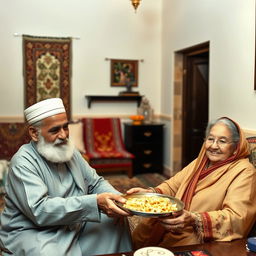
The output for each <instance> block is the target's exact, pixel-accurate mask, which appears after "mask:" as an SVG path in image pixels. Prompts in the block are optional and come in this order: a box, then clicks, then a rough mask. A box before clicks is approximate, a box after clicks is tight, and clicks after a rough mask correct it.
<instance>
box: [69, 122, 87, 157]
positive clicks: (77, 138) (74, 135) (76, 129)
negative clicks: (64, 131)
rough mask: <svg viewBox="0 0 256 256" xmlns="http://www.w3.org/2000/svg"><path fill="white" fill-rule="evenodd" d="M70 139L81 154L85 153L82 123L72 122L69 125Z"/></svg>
mask: <svg viewBox="0 0 256 256" xmlns="http://www.w3.org/2000/svg"><path fill="white" fill-rule="evenodd" d="M68 127H69V138H70V139H71V140H72V141H73V143H74V144H75V147H76V148H77V149H78V150H79V151H80V152H81V153H83V154H84V153H85V147H84V141H83V123H82V122H80V121H76V122H72V123H70V124H69V126H68Z"/></svg>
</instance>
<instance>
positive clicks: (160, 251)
mask: <svg viewBox="0 0 256 256" xmlns="http://www.w3.org/2000/svg"><path fill="white" fill-rule="evenodd" d="M133 255H134V256H174V254H173V253H172V252H171V251H169V250H167V249H165V248H162V247H144V248H141V249H138V250H136V251H135V252H134V254H133Z"/></svg>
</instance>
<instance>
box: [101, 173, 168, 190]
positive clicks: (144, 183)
mask: <svg viewBox="0 0 256 256" xmlns="http://www.w3.org/2000/svg"><path fill="white" fill-rule="evenodd" d="M104 177H105V179H106V180H108V181H109V183H110V184H112V185H113V186H114V187H115V188H116V189H117V190H118V191H120V192H122V193H125V192H126V191H127V190H128V189H130V188H133V187H142V188H147V187H155V186H157V185H159V184H160V183H162V182H163V181H164V180H166V177H165V176H163V175H161V174H159V173H146V174H139V175H136V176H134V177H133V178H128V176H127V175H124V174H123V175H122V174H120V175H114V174H113V175H104Z"/></svg>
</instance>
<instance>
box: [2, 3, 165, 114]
mask: <svg viewBox="0 0 256 256" xmlns="http://www.w3.org/2000/svg"><path fill="white" fill-rule="evenodd" d="M0 4H1V8H0V21H1V22H0V34H1V47H0V56H1V62H0V99H1V100H0V116H1V117H9V116H22V115H23V109H24V104H23V99H24V85H23V76H22V69H23V67H22V38H21V37H14V36H13V34H14V33H19V34H30V35H38V36H60V37H62V36H74V37H80V40H73V76H72V112H73V115H86V114H97V113H100V114H104V113H108V114H111V113H115V114H135V113H136V104H135V103H134V102H133V103H102V104H100V103H97V104H96V103H95V104H94V103H93V104H92V108H91V109H88V108H87V103H86V100H85V98H84V96H85V95H86V94H96V95H117V94H118V92H119V91H122V90H124V88H123V87H118V88H114V87H110V61H106V60H105V58H106V57H107V58H117V59H143V60H144V62H143V63H141V62H140V63H139V87H138V88H136V89H137V90H138V91H139V92H140V93H141V94H142V95H146V96H147V98H148V99H149V101H150V103H151V105H152V107H153V108H154V109H155V112H156V113H159V112H160V92H161V91H160V81H161V79H160V75H161V68H160V65H161V1H155V0H147V1H142V3H141V5H140V6H139V8H138V10H137V13H136V14H135V12H134V9H133V7H132V5H131V2H130V1H128V0H72V1H70V0H44V1H35V0H11V1H5V0H0Z"/></svg>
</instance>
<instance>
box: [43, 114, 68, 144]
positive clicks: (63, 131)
mask: <svg viewBox="0 0 256 256" xmlns="http://www.w3.org/2000/svg"><path fill="white" fill-rule="evenodd" d="M41 135H42V136H43V137H44V139H45V141H46V142H55V141H56V140H57V139H59V140H61V141H63V144H65V141H66V139H67V138H68V136H69V129H68V120H67V115H66V113H61V114H57V115H54V116H50V117H47V118H45V119H44V120H43V121H42V126H41Z"/></svg>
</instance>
